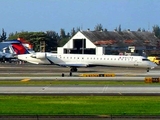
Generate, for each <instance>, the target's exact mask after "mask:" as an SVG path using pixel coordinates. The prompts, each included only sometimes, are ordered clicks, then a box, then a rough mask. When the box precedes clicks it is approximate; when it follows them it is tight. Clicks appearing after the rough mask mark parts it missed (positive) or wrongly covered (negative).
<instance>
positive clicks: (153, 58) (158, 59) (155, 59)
mask: <svg viewBox="0 0 160 120" xmlns="http://www.w3.org/2000/svg"><path fill="white" fill-rule="evenodd" d="M147 58H148V59H149V60H150V61H152V62H154V63H156V64H157V65H160V57H159V56H148V57H147Z"/></svg>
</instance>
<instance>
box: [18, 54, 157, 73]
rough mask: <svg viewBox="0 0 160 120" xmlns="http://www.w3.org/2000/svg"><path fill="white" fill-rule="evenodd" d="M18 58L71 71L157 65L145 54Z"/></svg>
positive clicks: (58, 55)
mask: <svg viewBox="0 0 160 120" xmlns="http://www.w3.org/2000/svg"><path fill="white" fill-rule="evenodd" d="M18 59H20V60H24V61H27V62H30V63H33V64H55V65H58V66H63V67H70V68H71V69H70V71H71V72H76V71H77V68H79V67H94V66H119V67H140V68H146V69H147V71H149V69H152V68H154V67H156V66H157V65H156V64H155V63H153V62H151V61H149V60H148V59H147V58H146V57H143V56H121V55H89V54H55V53H49V52H36V53H33V54H21V55H18Z"/></svg>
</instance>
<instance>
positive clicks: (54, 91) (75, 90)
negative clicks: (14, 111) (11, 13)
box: [0, 86, 160, 95]
mask: <svg viewBox="0 0 160 120" xmlns="http://www.w3.org/2000/svg"><path fill="white" fill-rule="evenodd" d="M0 94H34V95H39V94H40V95H42V94H43V95H160V87H159V86H158V87H156V86H155V87H146V86H145V87H143V86H141V87H132V86H130V87H109V86H100V87H97V86H86V87H83V86H70V87H65V86H62V87H58V86H57V87H50V86H45V87H24V86H23V87H14V86H13V87H0Z"/></svg>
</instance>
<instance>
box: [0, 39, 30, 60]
mask: <svg viewBox="0 0 160 120" xmlns="http://www.w3.org/2000/svg"><path fill="white" fill-rule="evenodd" d="M26 53H29V52H28V51H27V50H26V49H25V48H24V46H23V45H22V43H21V42H20V41H18V40H6V41H4V42H1V43H0V61H1V62H12V61H13V60H16V59H17V55H18V54H26Z"/></svg>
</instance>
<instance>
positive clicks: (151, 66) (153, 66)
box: [150, 62, 158, 69]
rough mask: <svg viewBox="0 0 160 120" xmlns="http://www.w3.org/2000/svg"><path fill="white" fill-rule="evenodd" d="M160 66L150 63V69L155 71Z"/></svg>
mask: <svg viewBox="0 0 160 120" xmlns="http://www.w3.org/2000/svg"><path fill="white" fill-rule="evenodd" d="M157 66H158V65H157V64H156V63H153V62H150V68H151V69H153V68H155V67H157Z"/></svg>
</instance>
